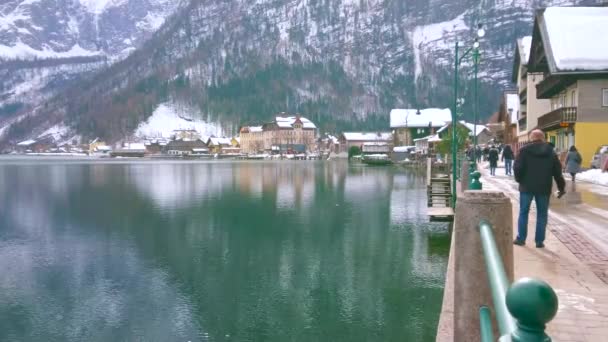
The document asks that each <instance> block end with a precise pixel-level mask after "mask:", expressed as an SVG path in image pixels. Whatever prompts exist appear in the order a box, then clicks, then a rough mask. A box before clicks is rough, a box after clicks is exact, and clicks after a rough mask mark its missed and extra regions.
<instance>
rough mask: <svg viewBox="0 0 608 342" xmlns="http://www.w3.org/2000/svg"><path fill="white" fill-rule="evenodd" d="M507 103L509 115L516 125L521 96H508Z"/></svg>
mask: <svg viewBox="0 0 608 342" xmlns="http://www.w3.org/2000/svg"><path fill="white" fill-rule="evenodd" d="M505 102H506V104H507V113H510V114H511V118H510V119H511V123H516V122H517V117H518V116H519V115H518V113H519V103H520V102H519V95H517V94H506V99H505Z"/></svg>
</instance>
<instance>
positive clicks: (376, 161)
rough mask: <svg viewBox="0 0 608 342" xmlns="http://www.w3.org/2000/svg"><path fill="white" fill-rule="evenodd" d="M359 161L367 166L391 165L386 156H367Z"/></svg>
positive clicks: (391, 162) (389, 159)
mask: <svg viewBox="0 0 608 342" xmlns="http://www.w3.org/2000/svg"><path fill="white" fill-rule="evenodd" d="M361 161H362V162H363V163H364V164H367V165H391V164H393V161H392V160H391V158H390V157H389V156H388V154H367V155H364V156H363V157H362V158H361Z"/></svg>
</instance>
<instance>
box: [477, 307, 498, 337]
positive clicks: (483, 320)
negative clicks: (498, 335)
mask: <svg viewBox="0 0 608 342" xmlns="http://www.w3.org/2000/svg"><path fill="white" fill-rule="evenodd" d="M479 328H480V330H479V331H480V332H481V334H480V335H481V342H495V341H496V340H494V333H493V332H492V314H491V313H490V308H488V307H487V306H485V305H484V306H482V307H480V308H479Z"/></svg>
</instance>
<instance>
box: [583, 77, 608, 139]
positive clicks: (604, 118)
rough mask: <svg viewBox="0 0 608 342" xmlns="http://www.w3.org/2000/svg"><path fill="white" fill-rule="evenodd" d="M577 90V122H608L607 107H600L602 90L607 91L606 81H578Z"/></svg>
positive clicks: (607, 81)
mask: <svg viewBox="0 0 608 342" xmlns="http://www.w3.org/2000/svg"><path fill="white" fill-rule="evenodd" d="M578 88H579V96H578V117H577V121H578V122H608V107H603V106H602V89H608V79H600V80H579V81H578ZM604 132H606V131H604ZM604 134H606V133H604Z"/></svg>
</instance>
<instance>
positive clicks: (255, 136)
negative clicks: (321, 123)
mask: <svg viewBox="0 0 608 342" xmlns="http://www.w3.org/2000/svg"><path fill="white" fill-rule="evenodd" d="M316 133H317V126H316V125H315V124H314V123H313V122H312V121H310V120H309V119H307V118H305V117H303V116H300V115H299V114H296V115H293V116H289V115H286V114H285V113H281V114H280V115H278V116H276V117H275V118H274V120H273V121H272V122H268V123H265V124H263V125H261V126H243V127H241V128H240V129H239V138H240V147H241V151H242V152H243V153H249V154H253V153H260V152H270V153H273V154H285V153H305V152H307V151H312V150H313V149H314V147H315V137H316Z"/></svg>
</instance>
